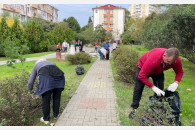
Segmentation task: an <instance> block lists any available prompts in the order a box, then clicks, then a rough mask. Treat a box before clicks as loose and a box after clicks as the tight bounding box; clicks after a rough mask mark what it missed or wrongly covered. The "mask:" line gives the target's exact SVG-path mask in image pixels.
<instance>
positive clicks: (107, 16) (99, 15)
mask: <svg viewBox="0 0 195 130" xmlns="http://www.w3.org/2000/svg"><path fill="white" fill-rule="evenodd" d="M92 10H93V29H94V30H95V27H96V26H97V25H99V24H101V25H103V28H104V29H105V30H106V31H107V32H111V33H112V34H113V36H114V39H115V40H119V39H120V35H121V34H122V33H123V32H124V22H125V21H124V20H125V8H122V7H118V6H114V5H111V4H108V5H105V6H99V7H96V8H92Z"/></svg>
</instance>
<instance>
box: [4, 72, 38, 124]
mask: <svg viewBox="0 0 195 130" xmlns="http://www.w3.org/2000/svg"><path fill="white" fill-rule="evenodd" d="M29 76H30V74H29V73H28V72H22V73H21V74H18V75H16V76H14V77H10V78H7V79H5V80H2V81H1V82H0V125H6V126H8V125H9V126H24V125H32V124H33V116H34V114H35V113H36V112H37V111H38V110H40V109H41V98H38V99H32V98H31V96H30V93H29V91H28V78H29ZM36 83H37V81H36V82H35V84H36ZM34 88H36V87H34Z"/></svg>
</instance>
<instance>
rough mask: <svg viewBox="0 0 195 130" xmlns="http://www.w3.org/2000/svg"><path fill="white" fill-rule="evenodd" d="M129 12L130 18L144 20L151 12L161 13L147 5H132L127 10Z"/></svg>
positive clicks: (158, 9)
mask: <svg viewBox="0 0 195 130" xmlns="http://www.w3.org/2000/svg"><path fill="white" fill-rule="evenodd" d="M129 12H130V16H131V17H132V18H143V17H144V18H146V17H148V16H149V15H150V14H151V13H152V12H155V13H161V12H162V10H161V9H160V8H156V7H154V6H152V5H149V4H132V5H131V6H130V8H129Z"/></svg>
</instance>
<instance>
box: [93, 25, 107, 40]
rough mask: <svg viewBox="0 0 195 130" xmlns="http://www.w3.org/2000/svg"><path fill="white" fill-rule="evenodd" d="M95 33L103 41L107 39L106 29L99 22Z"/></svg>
mask: <svg viewBox="0 0 195 130" xmlns="http://www.w3.org/2000/svg"><path fill="white" fill-rule="evenodd" d="M95 34H96V39H97V40H98V41H101V42H103V41H104V40H105V37H106V30H105V29H104V28H103V25H101V24H99V25H97V26H96V27H95Z"/></svg>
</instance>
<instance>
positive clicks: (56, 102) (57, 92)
mask: <svg viewBox="0 0 195 130" xmlns="http://www.w3.org/2000/svg"><path fill="white" fill-rule="evenodd" d="M62 90H63V89H62V88H56V89H53V90H50V91H47V92H45V93H43V94H42V110H43V119H44V121H49V120H50V101H51V95H52V96H53V116H54V117H57V116H58V114H59V108H60V98H61V92H62Z"/></svg>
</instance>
